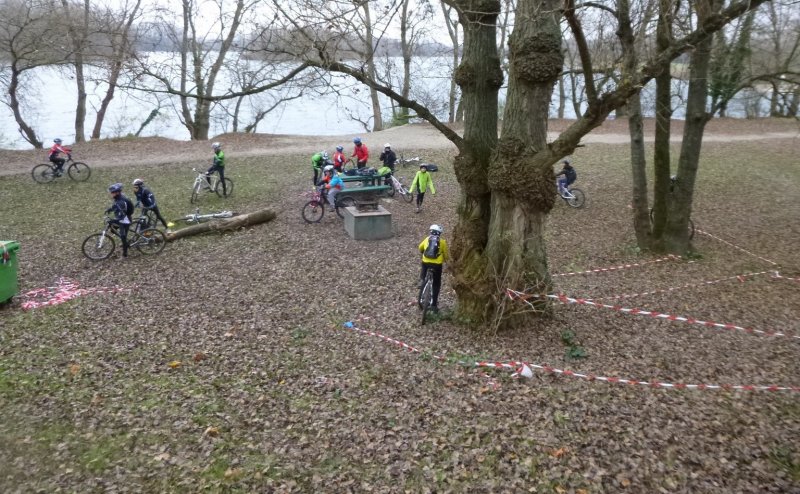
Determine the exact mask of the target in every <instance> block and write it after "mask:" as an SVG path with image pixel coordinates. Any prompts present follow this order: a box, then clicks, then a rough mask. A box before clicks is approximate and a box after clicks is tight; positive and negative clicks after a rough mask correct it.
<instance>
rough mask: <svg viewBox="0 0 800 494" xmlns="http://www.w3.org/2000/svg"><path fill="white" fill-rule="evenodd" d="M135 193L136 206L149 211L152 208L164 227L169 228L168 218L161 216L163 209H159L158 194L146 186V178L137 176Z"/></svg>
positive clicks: (134, 186)
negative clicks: (154, 193)
mask: <svg viewBox="0 0 800 494" xmlns="http://www.w3.org/2000/svg"><path fill="white" fill-rule="evenodd" d="M133 193H134V194H136V204H135V205H134V208H137V207H139V206H141V207H142V210H144V211H147V210H150V211H152V212H153V214H154V215H156V218H157V219H158V221H160V222H161V224H162V225H164V228H166V229H168V230H169V225H167V220H165V219H164V217H163V216H161V211H159V209H158V205H157V204H156V196H155V195H153V193H152V192H151V191H150V189H148V188H147V187H145V186H144V180H142V179H141V178H137V179H136V180H134V181H133Z"/></svg>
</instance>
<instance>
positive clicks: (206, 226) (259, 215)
mask: <svg viewBox="0 0 800 494" xmlns="http://www.w3.org/2000/svg"><path fill="white" fill-rule="evenodd" d="M274 219H275V212H274V211H272V210H271V209H262V210H261V211H255V212H253V213H248V214H242V215H239V216H234V217H233V218H226V219H222V220H211V221H209V222H208V223H200V224H198V225H192V226H189V227H186V228H181V229H180V230H176V231H174V232H172V233H168V234H167V235H166V237H167V242H173V241H175V240H178V239H181V238H184V237H191V236H192V235H199V234H201V233H207V232H224V231H230V230H238V229H239V228H242V227H245V226H250V225H258V224H260V223H266V222H268V221H272V220H274Z"/></svg>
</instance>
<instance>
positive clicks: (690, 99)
mask: <svg viewBox="0 0 800 494" xmlns="http://www.w3.org/2000/svg"><path fill="white" fill-rule="evenodd" d="M722 3H723V0H702V1H698V2H696V3H695V8H696V9H697V16H698V20H699V22H702V21H703V20H704V19H705V18H707V17H708V16H710V15H712V14H715V13H717V11H719V9H721V8H722ZM712 41H713V38H712V37H710V36H709V37H708V38H706V39H705V40H703V41H701V42H700V43H698V44H697V46H696V47H695V49H694V52H693V53H692V61H691V64H690V68H689V92H688V95H687V97H686V122H685V124H684V127H683V142H682V143H681V156H680V158H679V159H678V174H677V177H678V179H677V183H676V184H675V188H674V190H673V191H672V201H670V204H669V214H668V215H667V226H666V229H665V231H664V247H665V248H666V250H667V251H668V252H672V253H673V254H679V255H682V254H685V253H686V252H687V251H689V248H690V245H689V217H690V216H691V214H692V199H693V197H694V183H695V180H696V178H697V167H698V163H699V161H700V149H701V147H702V144H703V133H704V131H705V127H706V124H707V123H708V121H709V120H710V119H711V114H710V113H709V112H708V111H707V108H706V107H707V101H708V75H709V67H710V65H711V47H712Z"/></svg>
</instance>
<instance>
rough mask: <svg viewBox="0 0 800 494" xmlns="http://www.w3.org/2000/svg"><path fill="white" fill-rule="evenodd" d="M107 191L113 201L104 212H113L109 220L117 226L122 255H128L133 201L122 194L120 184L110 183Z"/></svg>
mask: <svg viewBox="0 0 800 494" xmlns="http://www.w3.org/2000/svg"><path fill="white" fill-rule="evenodd" d="M108 192H109V194H111V200H112V201H114V202H113V203H112V204H111V207H110V208H108V209H106V214H108V213H113V214H114V219H112V220H111V222H112V223H115V224H116V225H118V226H119V238H120V240H122V257H128V228H130V226H131V215H132V214H133V203H132V202H131V200H130V199H128V198H127V197H125V196H124V195H122V184H113V185H111V186H110V187H109V188H108Z"/></svg>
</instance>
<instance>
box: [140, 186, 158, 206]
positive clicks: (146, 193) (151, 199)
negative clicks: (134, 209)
mask: <svg viewBox="0 0 800 494" xmlns="http://www.w3.org/2000/svg"><path fill="white" fill-rule="evenodd" d="M139 203H141V204H142V206H144V207H146V208H154V207H156V196H154V195H153V193H152V192H150V189H148V188H146V187H139V190H138V191H137V192H136V204H139Z"/></svg>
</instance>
